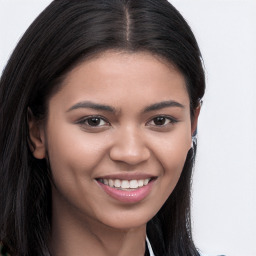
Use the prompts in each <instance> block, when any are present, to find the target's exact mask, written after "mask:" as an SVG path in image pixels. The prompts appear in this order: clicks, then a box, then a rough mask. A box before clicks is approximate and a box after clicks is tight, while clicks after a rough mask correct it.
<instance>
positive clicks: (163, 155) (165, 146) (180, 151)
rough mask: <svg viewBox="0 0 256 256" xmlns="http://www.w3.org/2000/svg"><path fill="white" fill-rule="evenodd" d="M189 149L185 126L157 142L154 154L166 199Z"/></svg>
mask: <svg viewBox="0 0 256 256" xmlns="http://www.w3.org/2000/svg"><path fill="white" fill-rule="evenodd" d="M190 147H191V135H190V129H187V126H184V127H181V129H179V130H177V132H173V133H170V135H169V136H163V138H159V139H158V141H157V145H156V146H155V152H154V153H155V156H156V158H157V159H158V161H159V163H160V164H161V166H162V170H163V171H162V174H161V176H162V178H163V179H162V181H161V182H162V186H161V190H162V193H163V194H164V195H165V197H166V199H167V197H168V196H169V195H170V193H171V192H172V191H173V189H174V187H175V186H176V184H177V182H178V180H179V178H180V175H181V173H182V170H183V167H184V164H185V161H186V158H187V154H188V151H189V149H190Z"/></svg>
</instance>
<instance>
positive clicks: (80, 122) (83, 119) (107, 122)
mask: <svg viewBox="0 0 256 256" xmlns="http://www.w3.org/2000/svg"><path fill="white" fill-rule="evenodd" d="M91 118H99V119H101V120H103V121H104V122H105V123H106V124H107V126H110V122H109V121H108V120H107V119H106V118H105V117H103V116H101V115H90V116H84V117H82V118H80V119H79V120H77V121H76V122H75V123H76V124H80V125H82V126H83V125H84V126H88V127H92V128H97V127H98V128H99V127H103V126H106V125H100V126H90V125H89V124H86V121H88V120H89V119H91Z"/></svg>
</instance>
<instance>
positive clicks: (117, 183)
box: [101, 179, 150, 189]
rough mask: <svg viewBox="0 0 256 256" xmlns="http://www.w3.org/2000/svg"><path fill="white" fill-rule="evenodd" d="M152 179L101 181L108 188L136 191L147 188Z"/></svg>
mask: <svg viewBox="0 0 256 256" xmlns="http://www.w3.org/2000/svg"><path fill="white" fill-rule="evenodd" d="M149 181H150V179H144V180H119V179H115V180H113V179H101V182H102V183H103V184H105V185H107V186H110V187H112V188H113V187H115V188H119V189H129V188H130V189H136V188H141V187H143V186H146V185H147V184H148V183H149Z"/></svg>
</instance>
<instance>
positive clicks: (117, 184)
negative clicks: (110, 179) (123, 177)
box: [114, 180, 121, 188]
mask: <svg viewBox="0 0 256 256" xmlns="http://www.w3.org/2000/svg"><path fill="white" fill-rule="evenodd" d="M114 186H115V187H116V188H120V187H121V181H120V180H115V183H114Z"/></svg>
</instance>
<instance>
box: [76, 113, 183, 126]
mask: <svg viewBox="0 0 256 256" xmlns="http://www.w3.org/2000/svg"><path fill="white" fill-rule="evenodd" d="M158 118H159V119H162V120H164V121H165V122H164V124H159V125H157V124H152V123H153V122H154V121H157V119H158ZM93 119H95V120H94V121H96V119H98V120H99V121H100V123H99V124H97V123H96V125H91V124H89V122H90V121H92V122H93ZM159 121H160V120H159ZM102 122H104V123H103V124H101V123H102ZM166 122H167V123H166ZM177 122H178V120H177V119H175V118H173V117H171V116H166V115H158V116H155V117H153V118H151V119H150V120H149V121H147V122H146V125H148V126H153V127H155V128H163V127H167V126H169V125H174V124H175V123H177ZM76 123H77V124H79V125H81V126H87V127H89V128H100V127H106V126H111V124H110V122H108V121H107V120H106V119H105V118H104V117H102V116H87V117H85V118H82V119H80V120H78V121H77V122H76Z"/></svg>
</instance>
